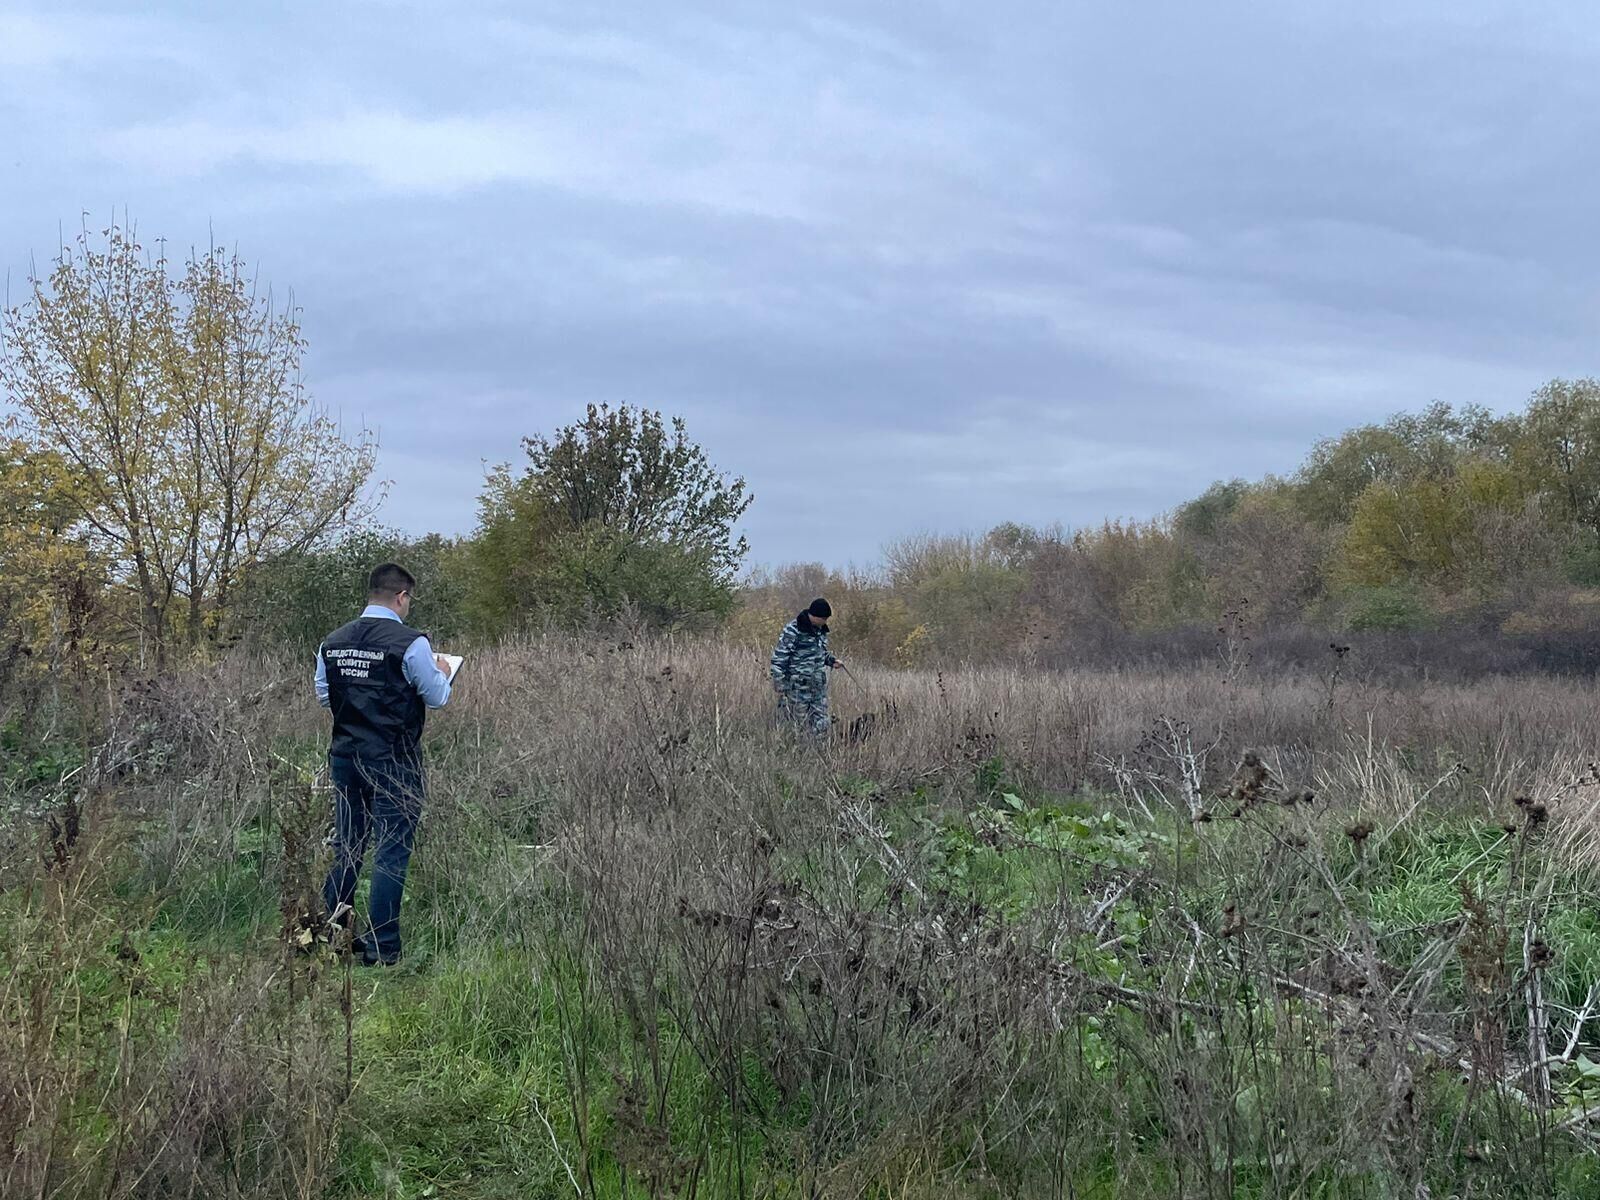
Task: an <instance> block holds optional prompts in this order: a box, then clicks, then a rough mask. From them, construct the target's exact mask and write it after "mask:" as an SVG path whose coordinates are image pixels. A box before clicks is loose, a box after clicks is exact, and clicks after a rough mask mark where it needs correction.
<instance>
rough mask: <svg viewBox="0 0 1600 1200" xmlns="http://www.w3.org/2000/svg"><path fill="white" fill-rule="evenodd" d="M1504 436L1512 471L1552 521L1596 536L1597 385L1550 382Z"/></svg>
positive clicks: (1599, 524)
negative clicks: (1542, 502) (1541, 501)
mask: <svg viewBox="0 0 1600 1200" xmlns="http://www.w3.org/2000/svg"><path fill="white" fill-rule="evenodd" d="M1509 433H1510V440H1511V445H1510V456H1511V461H1512V464H1513V466H1514V468H1515V469H1516V471H1517V473H1518V475H1519V476H1520V477H1521V478H1522V479H1524V480H1525V481H1526V482H1527V484H1528V485H1529V486H1530V487H1531V488H1532V490H1534V491H1536V492H1538V493H1539V494H1540V495H1542V496H1543V497H1544V498H1545V501H1546V504H1547V506H1548V509H1549V511H1550V513H1551V516H1552V517H1553V518H1554V519H1556V520H1558V521H1562V522H1567V523H1571V524H1578V525H1582V526H1584V527H1586V528H1587V529H1588V530H1590V531H1591V532H1593V533H1595V534H1596V535H1597V536H1600V382H1597V381H1595V380H1593V379H1577V380H1570V381H1569V380H1565V379H1553V380H1551V381H1550V382H1549V383H1547V384H1545V385H1544V386H1543V387H1542V388H1540V389H1539V390H1538V391H1537V392H1535V393H1534V394H1533V398H1532V399H1531V400H1530V401H1529V402H1528V408H1527V411H1526V412H1524V413H1523V414H1522V415H1521V416H1520V418H1514V419H1513V420H1512V421H1511V422H1510V423H1509Z"/></svg>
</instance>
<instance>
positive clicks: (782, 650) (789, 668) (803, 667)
mask: <svg viewBox="0 0 1600 1200" xmlns="http://www.w3.org/2000/svg"><path fill="white" fill-rule="evenodd" d="M837 661H838V660H837V659H836V658H834V657H833V655H832V654H830V653H828V627H827V626H826V625H819V624H814V623H813V622H811V621H810V620H808V619H807V617H806V614H805V613H801V614H800V615H799V616H797V617H796V618H795V619H794V620H792V621H790V622H789V623H788V624H787V625H785V626H784V627H783V633H782V634H781V635H779V637H778V644H777V645H776V646H775V647H774V648H773V651H772V664H771V671H772V682H773V684H774V685H775V686H777V687H780V688H786V687H790V686H795V685H803V684H811V685H814V686H815V685H821V686H826V684H827V681H828V668H829V667H831V666H833V664H834V663H835V662H837Z"/></svg>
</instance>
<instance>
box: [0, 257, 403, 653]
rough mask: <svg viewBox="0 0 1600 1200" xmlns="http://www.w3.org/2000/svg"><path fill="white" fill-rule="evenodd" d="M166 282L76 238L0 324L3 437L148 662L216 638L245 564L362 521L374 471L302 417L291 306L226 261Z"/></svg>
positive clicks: (131, 260) (318, 423) (360, 446)
mask: <svg viewBox="0 0 1600 1200" xmlns="http://www.w3.org/2000/svg"><path fill="white" fill-rule="evenodd" d="M169 268H170V264H169V263H168V262H167V260H166V259H165V258H164V257H161V256H157V257H155V258H153V259H152V258H150V257H148V256H147V255H146V254H145V253H144V251H143V248H142V247H141V246H140V245H139V243H138V242H137V241H136V240H135V238H134V237H133V236H132V234H131V233H128V232H125V231H124V230H122V229H120V228H117V227H112V228H110V229H108V230H106V231H105V233H104V236H103V239H102V240H101V241H100V242H99V243H93V244H92V242H91V238H90V236H89V233H88V231H87V230H85V231H83V232H82V233H80V234H79V235H78V237H77V239H76V241H75V242H74V244H73V245H71V246H68V247H64V248H63V249H62V251H61V253H60V255H59V257H58V258H57V259H56V261H55V264H54V266H53V268H52V269H51V270H50V271H49V273H48V274H47V275H46V276H44V277H35V278H33V279H31V280H30V281H29V282H30V289H29V291H30V295H29V297H28V299H27V301H26V302H25V303H24V304H22V305H20V306H18V307H15V308H13V309H11V310H10V311H9V312H7V313H6V314H5V320H4V324H3V328H0V386H3V387H4V389H5V392H6V394H7V396H8V398H9V399H10V401H11V403H12V406H13V408H14V411H15V415H14V416H13V418H12V420H11V424H12V429H13V433H14V434H15V436H16V437H17V438H18V440H19V442H20V443H21V444H22V446H23V447H25V449H26V450H27V452H28V453H30V454H32V455H35V456H45V455H48V456H53V461H55V462H58V463H59V464H60V465H61V469H62V470H61V473H60V476H59V479H58V480H57V482H58V484H59V486H60V488H61V489H62V495H63V496H64V497H65V498H66V500H67V502H68V503H69V506H70V509H71V512H72V518H73V520H72V532H73V534H74V535H75V536H79V537H81V538H82V539H83V540H84V541H85V542H86V544H87V545H88V547H89V548H90V549H91V551H92V552H93V553H94V554H95V555H96V556H97V557H98V558H100V559H101V560H103V561H104V562H105V563H106V564H107V567H108V576H109V579H110V580H111V582H112V584H113V585H114V586H116V587H118V588H120V589H125V590H126V591H127V592H128V593H130V594H131V595H132V596H133V597H134V598H135V600H136V605H137V629H138V632H139V634H140V637H141V639H142V641H143V643H144V644H145V645H147V646H148V647H150V648H151V649H152V650H153V652H154V654H155V657H156V660H157V662H158V663H159V662H160V661H161V660H162V658H163V657H164V654H165V651H166V648H167V647H168V645H169V643H170V641H171V639H172V637H173V636H174V635H175V634H186V635H187V637H188V638H189V639H190V640H191V641H199V640H200V639H201V638H202V637H204V636H211V637H215V636H216V635H217V634H218V633H219V631H220V630H221V628H222V625H223V624H224V620H225V618H226V615H227V612H228V609H229V607H230V605H231V603H232V600H233V596H234V592H235V591H236V589H237V587H238V586H239V584H240V582H241V581H242V579H243V578H244V577H245V576H246V575H247V574H248V573H249V572H250V570H251V569H252V568H253V567H254V566H255V565H256V564H258V563H260V562H262V561H264V560H266V559H268V558H271V557H273V556H274V555H278V554H283V553H292V552H295V551H300V550H304V549H306V548H308V547H310V546H313V545H315V544H316V543H317V542H318V540H319V539H321V538H323V537H324V536H325V535H326V534H328V533H329V532H330V531H331V530H334V529H336V528H338V527H340V526H341V525H342V524H343V523H345V522H347V521H350V520H352V519H353V518H356V517H359V516H360V515H362V514H363V511H364V505H363V500H362V498H363V496H364V495H365V490H366V486H367V482H368V480H369V478H370V476H371V473H372V468H373V462H374V451H373V446H372V443H371V441H370V440H369V439H368V438H367V437H365V436H364V435H358V436H357V437H356V438H355V439H354V440H347V439H346V438H345V437H344V435H343V432H342V431H341V430H340V428H339V427H338V425H337V424H336V423H335V422H334V421H332V420H331V419H330V418H329V417H328V416H327V415H326V414H324V413H323V412H321V411H320V410H318V409H316V408H315V407H314V406H313V405H312V403H311V401H310V399H309V398H308V397H307V395H306V393H305V391H304V389H303V388H302V386H301V383H300V357H301V353H302V351H303V349H304V343H303V341H302V339H301V337H300V330H299V325H298V322H297V319H296V317H295V314H294V312H293V310H292V309H289V308H284V309H275V308H274V307H273V304H272V300H271V297H270V296H262V295H260V294H258V292H257V291H256V289H255V287H254V286H253V284H252V283H251V282H250V280H249V279H248V278H247V277H246V274H245V268H244V264H243V263H242V262H241V261H240V260H239V259H238V258H237V257H236V256H234V255H230V254H227V253H225V252H223V251H220V250H217V249H215V248H212V249H210V250H208V251H206V252H205V253H203V254H199V255H195V256H192V257H191V258H190V259H189V261H188V262H187V263H186V264H185V267H184V269H183V271H182V273H181V274H179V275H176V276H175V275H174V274H173V272H172V271H171V270H170V269H169ZM39 461H51V460H50V459H44V458H41V459H40V460H39Z"/></svg>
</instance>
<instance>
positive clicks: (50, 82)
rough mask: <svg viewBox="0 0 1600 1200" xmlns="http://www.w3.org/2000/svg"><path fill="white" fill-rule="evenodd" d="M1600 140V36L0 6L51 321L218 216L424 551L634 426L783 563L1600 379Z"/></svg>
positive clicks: (979, 523)
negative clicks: (82, 270)
mask: <svg viewBox="0 0 1600 1200" xmlns="http://www.w3.org/2000/svg"><path fill="white" fill-rule="evenodd" d="M1363 10H1364V12H1363ZM1535 10H1537V12H1538V14H1539V15H1537V16H1535V15H1532V14H1533V12H1534V11H1535ZM1597 134H1600V22H1597V21H1596V20H1595V19H1594V13H1593V10H1592V8H1591V7H1590V6H1589V5H1587V4H1583V3H1571V4H1541V5H1523V4H1516V5H1513V4H1505V5H1495V6H1487V5H1483V4H1477V3H1472V2H1470V0H1439V2H1437V3H1431V4H1408V3H1400V2H1395V0H1390V2H1386V3H1384V4H1381V5H1352V4H1350V3H1348V2H1346V0H1336V2H1329V3H1319V2H1315V0H1312V2H1300V3H1294V4H1264V3H1260V2H1259V0H1257V2H1252V3H1237V4H1234V3H1222V2H1218V0H1206V2H1205V3H1194V2H1193V0H1182V2H1172V3H1159V2H1147V3H1140V4H1104V3H1094V4H1091V3H1062V2H1060V0H1040V2H1038V3H1007V2H1005V0H1001V2H1000V3H993V4H975V3H972V2H971V0H919V2H917V3H877V2H874V0H849V2H848V3H846V2H843V0H812V2H810V3H803V4H793V3H785V4H756V3H733V2H728V3H718V2H716V0H671V2H669V3H663V2H661V0H632V2H628V3H605V2H595V0H587V2H584V3H570V4H556V3H506V4H493V3H469V2H466V0H450V3H448V4H446V3H443V2H440V3H429V4H424V3H378V2H367V0H338V2H336V3H328V2H326V0H318V2H316V3H311V2H293V3H278V2H274V3H266V2H265V0H257V2H241V3H230V4H215V3H209V2H208V3H198V2H197V3H191V4H177V3H164V2H161V0H144V2H143V3H140V4H137V5H135V4H123V5H104V6H96V5H91V4H79V3H71V2H67V0H52V2H50V3H40V4H37V5H35V4H32V3H29V2H28V0H22V2H21V3H19V2H17V0H0V266H4V267H5V268H6V269H7V270H8V271H9V272H10V276H11V280H12V283H11V287H12V293H13V296H15V294H16V288H17V282H18V280H19V278H21V277H22V276H24V275H25V274H26V271H27V266H28V262H29V258H30V255H31V256H35V257H37V258H38V259H40V260H45V259H48V258H49V257H50V256H51V255H52V253H53V252H54V250H55V247H56V245H57V242H58V231H59V230H60V229H61V228H62V227H65V228H66V229H67V230H68V231H69V232H71V231H72V230H73V229H74V228H75V227H76V225H77V224H78V222H79V220H80V214H81V213H83V212H85V211H87V213H88V214H89V219H90V220H91V222H93V223H94V224H95V226H96V227H99V226H101V225H103V224H105V223H106V220H107V219H108V218H109V217H110V216H111V214H112V213H113V210H115V211H116V212H117V213H119V214H120V213H121V211H122V210H123V209H124V208H126V209H127V210H128V211H129V212H130V213H131V214H132V215H133V217H134V218H135V220H136V221H137V224H138V228H139V232H140V234H141V236H142V238H143V239H145V240H147V241H148V240H150V239H152V238H154V237H156V236H164V237H165V238H167V239H168V240H169V242H170V243H173V244H176V245H178V246H183V245H187V244H189V243H193V242H202V243H203V242H204V241H205V240H206V239H207V237H208V236H209V235H208V231H212V230H214V232H215V236H216V238H217V239H218V240H219V241H222V242H225V243H228V244H233V245H237V247H238V248H239V250H240V251H241V252H242V253H243V254H244V255H245V257H246V258H247V259H248V260H249V261H251V262H252V263H253V264H257V265H258V266H259V267H260V269H261V271H262V273H263V275H264V276H265V277H266V278H267V279H268V280H270V281H271V282H272V283H273V285H274V286H275V287H276V288H277V289H278V290H279V291H280V292H281V291H283V290H285V289H288V288H292V289H293V291H294V295H295V298H296V300H297V301H298V302H299V304H300V305H301V307H302V308H303V310H304V321H305V330H306V335H307V337H308V339H309V341H310V350H309V354H308V359H307V372H308V380H309V383H310V385H311V388H312V390H313V392H314V394H315V395H316V397H317V398H318V399H319V400H321V401H322V402H324V403H326V404H328V405H329V406H331V407H332V408H334V409H335V410H337V411H339V412H340V413H342V414H343V415H344V417H345V418H346V419H347V420H348V421H350V422H352V423H355V422H359V421H361V420H365V421H367V422H369V423H371V424H373V425H375V426H376V427H377V428H378V429H379V432H380V435H381V448H382V449H381V467H382V474H383V475H384V476H386V477H387V478H390V479H392V480H394V481H395V485H394V488H393V492H392V496H391V499H390V500H389V502H388V504H387V506H386V508H385V513H384V515H385V518H386V519H387V520H388V521H389V522H391V523H393V524H395V525H398V526H400V527H401V528H405V529H408V530H411V531H415V532H422V531H426V530H442V531H445V532H461V531H465V530H467V529H469V528H470V527H471V524H472V520H473V514H474V503H475V497H476V495H477V491H478V487H479V483H480V481H481V479H482V468H483V463H484V462H486V461H487V462H495V461H501V460H505V459H515V458H516V457H518V456H519V455H520V448H519V440H520V438H521V437H522V436H523V435H524V434H527V433H530V432H534V431H538V430H550V429H553V428H554V427H556V426H557V425H559V424H562V423H565V422H567V421H570V420H572V419H573V418H575V417H576V416H578V415H580V414H581V412H582V410H583V406H584V404H585V403H586V402H589V401H602V400H608V401H612V402H628V403H634V404H643V405H648V406H651V407H658V408H661V409H663V410H665V411H667V412H668V413H680V414H682V415H683V416H685V417H686V418H687V419H688V421H689V427H690V432H691V434H692V435H693V436H695V437H696V438H697V439H698V440H700V441H701V442H702V443H703V444H704V445H705V446H706V447H707V449H708V451H709V452H710V453H711V455H712V458H713V460H714V461H715V462H716V463H717V464H718V465H719V466H721V467H723V468H724V469H726V470H729V471H732V472H736V473H740V474H743V475H744V476H745V477H746V478H747V479H748V480H749V482H750V485H751V488H752V490H753V491H754V493H755V495H756V503H755V506H754V508H753V509H752V510H751V513H750V516H749V518H748V520H747V532H748V534H749V536H750V540H751V543H752V547H753V551H754V553H753V559H754V561H758V562H769V563H771V562H781V561H786V560H792V559H821V560H825V561H828V562H831V563H841V564H842V563H844V562H846V561H849V560H856V561H866V560H869V559H872V558H873V557H875V555H876V553H877V550H878V548H879V546H880V545H881V544H882V543H883V542H884V541H885V540H887V539H889V538H892V537H895V536H897V535H901V534H905V533H911V532H917V531H922V530H958V529H972V530H978V529H983V528H986V527H988V526H989V525H992V524H994V523H995V522H997V521H1000V520H1005V519H1015V520H1021V521H1026V522H1033V523H1046V522H1053V521H1062V522H1065V523H1067V524H1069V525H1073V524H1082V523H1088V522H1095V521H1098V520H1099V519H1100V518H1101V517H1103V516H1106V515H1125V516H1150V515H1154V514H1156V513H1158V512H1161V511H1163V510H1165V509H1168V508H1170V507H1171V506H1172V505H1174V504H1176V503H1178V502H1180V501H1182V500H1183V499H1185V498H1187V497H1188V496H1191V495H1193V494H1194V493H1195V492H1197V491H1199V490H1200V489H1202V488H1203V487H1204V486H1205V485H1206V484H1207V483H1208V482H1209V481H1211V480H1212V479H1215V478H1219V477H1228V476H1234V475H1244V476H1258V475H1260V474H1262V473H1265V472H1267V471H1284V470H1288V469H1291V468H1292V467H1293V466H1294V465H1295V464H1296V463H1297V462H1298V461H1299V460H1300V458H1301V457H1302V455H1303V453H1304V451H1305V449H1306V448H1307V446H1308V445H1309V444H1310V442H1311V441H1313V440H1314V439H1315V438H1317V437H1320V436H1325V435H1328V434H1332V433H1336V432H1338V431H1339V430H1341V429H1343V428H1345V427H1347V426H1349V425H1351V424H1354V423H1357V422H1360V421H1363V420H1367V419H1372V418H1377V417H1381V416H1384V415H1386V414H1388V413H1390V412H1393V411H1396V410H1399V409H1408V408H1416V407H1419V406H1421V405H1423V404H1426V403H1427V402H1429V401H1430V400H1433V399H1442V400H1449V401H1452V402H1455V403H1468V402H1473V403H1482V404H1487V405H1489V406H1491V407H1495V408H1507V407H1513V406H1515V405H1518V404H1520V403H1521V402H1522V401H1523V399H1524V398H1525V397H1526V395H1527V394H1528V393H1529V392H1530V391H1531V390H1532V389H1533V388H1534V387H1536V386H1537V385H1538V384H1539V383H1540V382H1541V381H1542V380H1544V379H1546V378H1548V377H1550V376H1554V375H1568V376H1571V375H1584V374H1591V373H1595V372H1597V371H1600V367H1597V366H1596V363H1595V357H1596V355H1595V348H1596V341H1595V333H1596V325H1597V317H1596V294H1597V283H1596V281H1597V279H1600V274H1597V269H1600V238H1597V236H1596V234H1595V232H1594V227H1595V223H1596V221H1597V220H1600V205H1597V200H1596V197H1597V194H1600V192H1597V187H1596V185H1597V184H1600V156H1597V153H1596V151H1597V147H1600V138H1597Z"/></svg>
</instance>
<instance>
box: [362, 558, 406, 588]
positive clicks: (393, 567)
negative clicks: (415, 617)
mask: <svg viewBox="0 0 1600 1200" xmlns="http://www.w3.org/2000/svg"><path fill="white" fill-rule="evenodd" d="M416 586H417V581H416V579H415V577H414V576H413V575H412V574H411V572H410V571H408V570H406V569H405V568H404V567H402V566H401V565H400V564H399V563H392V562H386V563H379V564H378V565H377V566H375V567H373V568H372V574H370V575H368V576H367V595H368V596H398V595H399V594H400V593H401V592H409V591H413V590H415V589H416Z"/></svg>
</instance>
